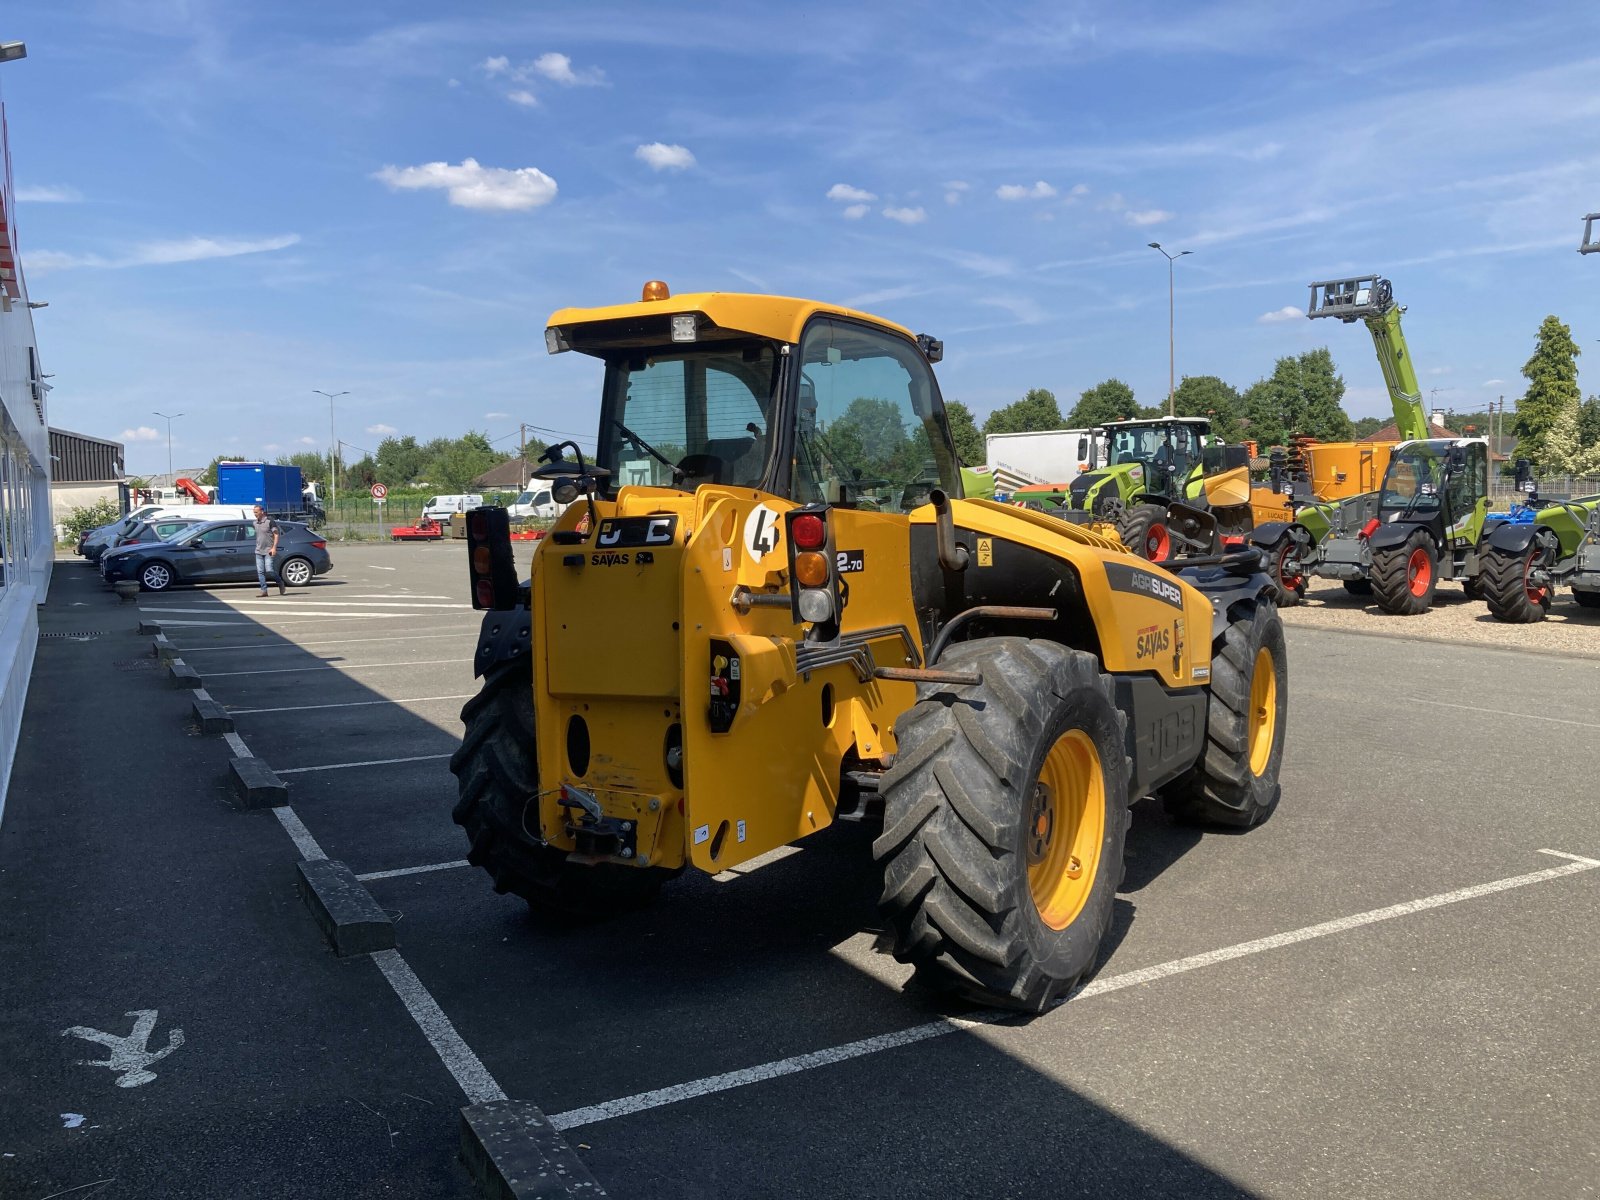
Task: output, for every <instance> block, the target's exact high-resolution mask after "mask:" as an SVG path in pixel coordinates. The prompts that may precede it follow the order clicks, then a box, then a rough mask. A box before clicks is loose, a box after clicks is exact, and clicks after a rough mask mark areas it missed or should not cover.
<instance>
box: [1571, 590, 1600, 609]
mask: <svg viewBox="0 0 1600 1200" xmlns="http://www.w3.org/2000/svg"><path fill="white" fill-rule="evenodd" d="M1572 598H1573V599H1574V600H1576V601H1577V602H1578V606H1579V607H1580V608H1600V592H1579V591H1574V592H1573V593H1572Z"/></svg>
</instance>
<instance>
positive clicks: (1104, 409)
mask: <svg viewBox="0 0 1600 1200" xmlns="http://www.w3.org/2000/svg"><path fill="white" fill-rule="evenodd" d="M1052 399H1053V397H1052ZM1138 415H1139V405H1138V402H1137V401H1135V400H1134V398H1133V389H1132V388H1131V387H1129V386H1128V385H1127V384H1125V383H1123V382H1122V380H1120V379H1106V380H1102V381H1101V382H1100V383H1097V384H1095V385H1094V386H1093V387H1092V388H1088V389H1086V390H1085V391H1084V392H1083V394H1082V395H1080V396H1079V397H1078V403H1077V404H1075V405H1073V407H1072V411H1071V412H1070V413H1068V414H1067V421H1066V425H1067V428H1070V429H1092V428H1093V427H1094V426H1096V425H1104V424H1105V423H1106V422H1107V421H1129V420H1132V419H1133V418H1134V417H1136V416H1138Z"/></svg>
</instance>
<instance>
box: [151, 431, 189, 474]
mask: <svg viewBox="0 0 1600 1200" xmlns="http://www.w3.org/2000/svg"><path fill="white" fill-rule="evenodd" d="M150 415H151V416H153V417H161V418H162V419H164V420H165V421H166V423H167V478H168V479H170V480H171V481H172V482H173V483H174V484H176V483H177V482H178V479H177V475H176V473H175V472H174V471H173V469H172V423H173V422H174V421H176V420H177V419H178V418H179V417H181V416H183V414H182V413H172V414H170V415H169V414H167V413H151V414H150Z"/></svg>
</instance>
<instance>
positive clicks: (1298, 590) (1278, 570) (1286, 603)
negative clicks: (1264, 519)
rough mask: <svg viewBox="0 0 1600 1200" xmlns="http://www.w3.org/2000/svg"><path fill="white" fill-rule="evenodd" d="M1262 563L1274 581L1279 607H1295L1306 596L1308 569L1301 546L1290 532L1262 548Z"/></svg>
mask: <svg viewBox="0 0 1600 1200" xmlns="http://www.w3.org/2000/svg"><path fill="white" fill-rule="evenodd" d="M1261 565H1262V567H1263V568H1264V569H1265V570H1266V572H1267V575H1268V576H1269V577H1270V578H1271V580H1272V583H1273V590H1274V591H1275V593H1276V595H1275V597H1274V598H1275V599H1276V600H1277V602H1278V607H1279V608H1293V607H1294V606H1295V605H1297V604H1299V603H1300V602H1301V601H1302V600H1304V599H1305V598H1306V571H1305V567H1304V566H1302V565H1301V563H1300V546H1299V543H1297V542H1296V541H1295V539H1294V538H1292V537H1290V536H1289V535H1288V534H1284V536H1283V537H1281V538H1279V539H1278V540H1277V541H1275V542H1273V543H1272V545H1270V546H1264V547H1262V549H1261Z"/></svg>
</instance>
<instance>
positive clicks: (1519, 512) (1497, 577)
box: [1478, 459, 1600, 625]
mask: <svg viewBox="0 0 1600 1200" xmlns="http://www.w3.org/2000/svg"><path fill="white" fill-rule="evenodd" d="M1517 482H1518V484H1519V485H1521V486H1522V487H1523V489H1524V491H1525V492H1526V494H1527V497H1528V499H1527V501H1526V502H1525V503H1523V504H1517V505H1513V506H1512V508H1511V510H1510V511H1509V512H1506V513H1490V514H1489V519H1488V523H1487V526H1486V528H1485V533H1484V544H1483V549H1482V551H1481V552H1480V554H1479V561H1480V564H1481V567H1482V570H1481V572H1480V574H1479V576H1478V590H1479V592H1480V593H1481V594H1482V596H1483V599H1484V600H1485V601H1487V602H1488V605H1489V612H1490V613H1491V614H1493V616H1494V618H1495V619H1496V620H1498V621H1506V622H1509V623H1511V624H1515V625H1526V624H1531V623H1532V622H1535V621H1542V620H1544V619H1545V616H1546V615H1547V614H1548V613H1549V611H1550V602H1551V601H1552V600H1553V599H1554V598H1555V592H1556V589H1557V588H1558V587H1560V586H1561V585H1562V584H1565V585H1567V586H1568V587H1570V588H1571V589H1572V598H1573V599H1574V600H1576V601H1577V602H1578V603H1579V604H1580V605H1581V606H1583V607H1584V608H1600V496H1580V497H1578V498H1577V499H1575V500H1570V501H1557V502H1555V503H1553V504H1548V505H1545V506H1543V507H1539V498H1538V492H1537V490H1536V487H1535V485H1534V483H1533V478H1532V474H1531V472H1529V471H1528V468H1527V460H1526V459H1521V460H1519V461H1518V464H1517Z"/></svg>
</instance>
